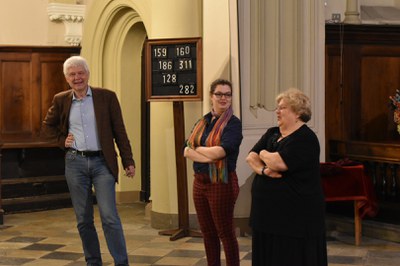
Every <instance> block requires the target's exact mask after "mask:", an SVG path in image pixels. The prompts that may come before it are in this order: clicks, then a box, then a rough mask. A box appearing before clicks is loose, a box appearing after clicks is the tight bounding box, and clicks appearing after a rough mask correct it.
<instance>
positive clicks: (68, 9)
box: [47, 3, 86, 46]
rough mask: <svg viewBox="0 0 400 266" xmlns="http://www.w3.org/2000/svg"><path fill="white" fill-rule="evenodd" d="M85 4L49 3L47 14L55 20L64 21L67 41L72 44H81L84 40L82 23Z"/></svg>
mask: <svg viewBox="0 0 400 266" xmlns="http://www.w3.org/2000/svg"><path fill="white" fill-rule="evenodd" d="M85 8H86V6H85V5H73V4H60V3H49V4H48V6H47V14H48V15H49V19H50V20H51V21H53V22H58V21H62V22H63V23H64V25H65V35H64V36H65V41H66V42H67V43H69V44H70V45H72V46H79V45H80V43H81V41H82V23H83V20H84V14H85Z"/></svg>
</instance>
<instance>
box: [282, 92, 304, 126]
mask: <svg viewBox="0 0 400 266" xmlns="http://www.w3.org/2000/svg"><path fill="white" fill-rule="evenodd" d="M281 100H285V103H286V104H288V107H290V108H291V109H292V111H293V112H294V113H296V114H298V115H299V118H300V120H301V121H303V122H305V123H306V122H308V121H310V119H311V101H310V99H309V98H308V97H307V95H305V94H304V92H302V91H301V90H299V89H297V88H290V89H288V90H286V91H284V92H282V93H280V94H279V95H278V96H276V103H279V102H280V101H281Z"/></svg>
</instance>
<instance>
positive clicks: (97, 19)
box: [81, 0, 150, 202]
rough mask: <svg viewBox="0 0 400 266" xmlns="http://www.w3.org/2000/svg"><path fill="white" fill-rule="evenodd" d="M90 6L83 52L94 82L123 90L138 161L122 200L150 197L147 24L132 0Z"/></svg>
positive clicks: (124, 181) (122, 187)
mask: <svg viewBox="0 0 400 266" xmlns="http://www.w3.org/2000/svg"><path fill="white" fill-rule="evenodd" d="M88 10H90V11H89V12H88V14H87V17H86V18H85V22H84V34H83V40H82V51H81V54H82V56H84V57H85V58H86V59H87V60H88V62H89V64H90V66H91V77H90V84H91V85H93V86H100V87H105V88H108V89H111V90H114V91H115V92H116V93H117V95H118V97H119V100H120V103H121V108H122V112H123V114H124V120H125V126H126V129H127V132H128V136H129V139H130V141H131V145H132V149H133V153H134V159H135V161H136V177H135V178H134V179H133V180H132V179H128V178H125V177H123V176H120V179H119V183H118V186H117V201H119V202H132V200H133V201H135V200H137V199H139V198H140V200H142V201H148V199H149V196H150V171H149V169H150V167H149V164H150V160H149V152H150V147H149V145H150V144H149V143H150V142H149V141H147V140H148V138H149V137H148V136H149V131H150V129H149V124H150V123H149V117H150V114H149V110H150V109H149V108H148V103H146V102H145V97H144V82H143V78H142V77H143V74H142V69H144V68H143V67H142V51H143V44H144V42H145V40H146V36H147V34H146V29H145V26H144V23H143V20H142V18H141V17H140V15H139V14H138V13H137V12H136V8H135V7H134V6H132V3H131V2H130V1H124V0H120V1H107V0H97V1H96V4H95V5H94V4H93V5H92V6H90V7H88ZM138 191H140V192H139V193H137V195H132V193H133V194H134V193H136V192H138ZM118 192H119V193H118Z"/></svg>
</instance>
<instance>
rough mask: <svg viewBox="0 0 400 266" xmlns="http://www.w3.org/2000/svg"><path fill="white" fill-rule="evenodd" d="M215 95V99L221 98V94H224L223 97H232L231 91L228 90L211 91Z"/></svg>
mask: <svg viewBox="0 0 400 266" xmlns="http://www.w3.org/2000/svg"><path fill="white" fill-rule="evenodd" d="M213 94H214V95H215V97H217V99H221V98H222V96H225V98H227V99H230V98H231V97H232V93H230V92H228V93H222V92H216V93H213Z"/></svg>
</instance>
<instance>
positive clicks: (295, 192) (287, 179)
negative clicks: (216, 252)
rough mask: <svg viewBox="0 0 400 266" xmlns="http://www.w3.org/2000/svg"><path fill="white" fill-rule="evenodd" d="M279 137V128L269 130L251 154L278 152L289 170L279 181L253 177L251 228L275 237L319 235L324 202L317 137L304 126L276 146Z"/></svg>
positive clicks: (323, 223)
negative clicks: (262, 151)
mask: <svg viewBox="0 0 400 266" xmlns="http://www.w3.org/2000/svg"><path fill="white" fill-rule="evenodd" d="M279 137H280V132H279V128H278V127H273V128H270V129H269V130H268V131H267V132H266V133H265V134H264V135H263V136H262V137H261V139H260V140H259V141H258V142H257V144H256V145H255V146H254V147H253V149H252V150H251V151H254V152H256V153H259V152H260V151H261V150H263V149H266V150H267V151H270V152H275V151H277V152H278V153H279V154H280V156H281V157H282V159H283V161H284V162H285V163H286V165H287V167H288V170H287V171H285V172H282V178H271V177H268V176H260V175H256V176H255V178H254V181H253V184H252V206H251V214H250V225H251V227H252V228H254V229H255V230H258V231H263V232H266V233H272V234H277V235H287V236H294V237H304V236H318V235H321V234H323V233H324V232H325V222H324V221H325V201H324V196H323V192H322V187H321V180H320V170H319V167H320V165H319V163H320V162H319V155H320V147H319V142H318V139H317V136H316V135H315V133H314V132H313V131H312V130H311V129H310V128H309V127H308V126H307V125H303V126H302V127H300V128H299V129H298V130H296V131H295V132H293V133H292V134H290V135H289V136H287V137H286V138H283V139H282V140H280V141H279V142H278V138H279Z"/></svg>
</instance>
